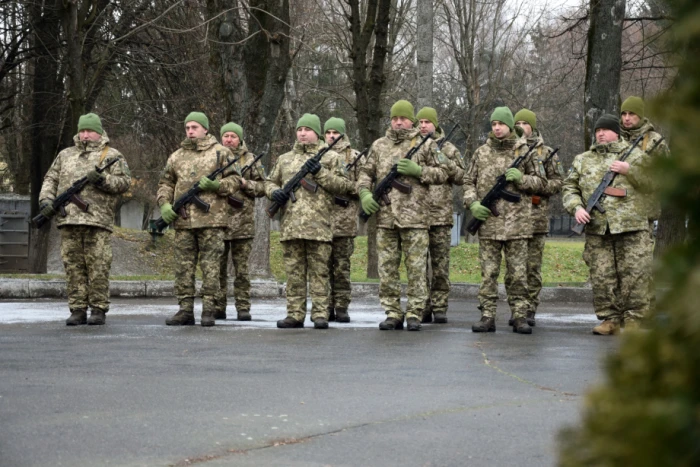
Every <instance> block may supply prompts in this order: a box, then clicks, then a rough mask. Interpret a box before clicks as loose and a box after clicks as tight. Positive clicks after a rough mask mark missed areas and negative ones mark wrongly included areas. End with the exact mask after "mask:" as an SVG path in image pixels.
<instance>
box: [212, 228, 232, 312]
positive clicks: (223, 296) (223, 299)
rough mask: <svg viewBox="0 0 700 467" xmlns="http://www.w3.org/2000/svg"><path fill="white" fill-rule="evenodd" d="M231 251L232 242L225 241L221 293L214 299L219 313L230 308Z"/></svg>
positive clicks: (220, 282) (220, 271) (220, 273)
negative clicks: (229, 273) (229, 272)
mask: <svg viewBox="0 0 700 467" xmlns="http://www.w3.org/2000/svg"><path fill="white" fill-rule="evenodd" d="M230 251H231V240H224V252H223V253H222V255H221V258H220V259H219V292H218V293H217V294H216V297H214V303H215V305H216V310H217V311H223V312H225V311H226V307H227V306H228V300H227V295H228V258H229V252H230Z"/></svg>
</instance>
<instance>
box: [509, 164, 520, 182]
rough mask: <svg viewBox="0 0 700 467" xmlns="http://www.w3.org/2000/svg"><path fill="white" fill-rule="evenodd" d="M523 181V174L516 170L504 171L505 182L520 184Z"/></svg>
mask: <svg viewBox="0 0 700 467" xmlns="http://www.w3.org/2000/svg"><path fill="white" fill-rule="evenodd" d="M522 179H523V173H522V172H521V171H519V170H518V169H516V168H510V169H508V170H506V181H508V182H515V183H520V182H521V181H522Z"/></svg>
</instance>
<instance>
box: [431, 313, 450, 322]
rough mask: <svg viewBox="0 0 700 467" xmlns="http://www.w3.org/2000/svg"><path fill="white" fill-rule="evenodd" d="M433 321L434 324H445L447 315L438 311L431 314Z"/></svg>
mask: <svg viewBox="0 0 700 467" xmlns="http://www.w3.org/2000/svg"><path fill="white" fill-rule="evenodd" d="M433 321H435V324H445V323H447V313H446V312H444V311H438V312H437V313H433Z"/></svg>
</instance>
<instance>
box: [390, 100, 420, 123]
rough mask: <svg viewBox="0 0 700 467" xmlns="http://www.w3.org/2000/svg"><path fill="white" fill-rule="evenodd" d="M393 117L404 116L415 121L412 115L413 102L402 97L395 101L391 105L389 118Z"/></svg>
mask: <svg viewBox="0 0 700 467" xmlns="http://www.w3.org/2000/svg"><path fill="white" fill-rule="evenodd" d="M394 117H405V118H407V119H409V120H410V121H412V122H415V121H416V117H415V116H414V115H413V104H411V103H410V102H408V101H406V100H403V99H402V100H400V101H396V103H395V104H394V105H392V106H391V118H394Z"/></svg>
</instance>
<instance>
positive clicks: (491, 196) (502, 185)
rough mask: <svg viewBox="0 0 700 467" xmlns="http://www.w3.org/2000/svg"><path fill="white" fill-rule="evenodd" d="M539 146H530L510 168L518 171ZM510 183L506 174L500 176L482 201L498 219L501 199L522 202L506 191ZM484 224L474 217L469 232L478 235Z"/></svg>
mask: <svg viewBox="0 0 700 467" xmlns="http://www.w3.org/2000/svg"><path fill="white" fill-rule="evenodd" d="M537 144H539V142H534V143H532V144H531V145H530V146H528V148H527V152H526V153H525V154H523V155H521V156H518V157H517V158H516V159H515V160H514V161H513V163H512V164H511V165H510V167H508V168H509V169H517V168H518V166H519V165H520V164H522V163H523V161H524V160H525V159H527V157H528V156H529V155H530V153H531V152H532V151H534V149H535V147H536V146H537ZM508 183H509V182H508V181H506V175H505V174H501V175H499V176H498V178H496V183H495V184H494V185H493V187H492V188H491V189H490V190H489V192H488V193H486V196H484V199H482V200H481V205H482V206H484V207H487V208H489V210H490V211H491V213H492V214H493V215H494V216H496V217H498V216H499V215H500V213H499V212H498V211H497V210H496V202H497V201H498V200H499V199H503V200H504V201H508V202H509V203H518V202H520V195H519V194H517V193H513V192H511V191H508V190H506V185H507V184H508ZM483 223H484V221H480V220H479V219H477V218H476V217H472V219H471V220H470V221H469V223H468V224H467V232H469V233H470V234H472V235H476V232H477V231H478V230H479V227H481V224H483Z"/></svg>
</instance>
